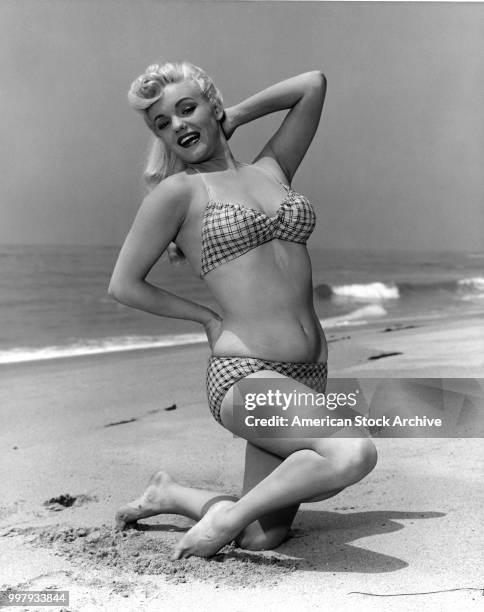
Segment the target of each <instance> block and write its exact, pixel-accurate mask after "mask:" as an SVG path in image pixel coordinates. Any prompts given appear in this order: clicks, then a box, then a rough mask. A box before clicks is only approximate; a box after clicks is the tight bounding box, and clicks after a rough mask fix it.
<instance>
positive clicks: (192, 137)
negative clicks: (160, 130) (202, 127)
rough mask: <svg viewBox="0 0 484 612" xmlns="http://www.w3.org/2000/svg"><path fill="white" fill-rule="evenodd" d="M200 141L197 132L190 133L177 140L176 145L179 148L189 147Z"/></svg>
mask: <svg viewBox="0 0 484 612" xmlns="http://www.w3.org/2000/svg"><path fill="white" fill-rule="evenodd" d="M199 140H200V134H198V133H197V132H190V134H186V135H185V136H183V137H182V138H179V139H178V144H179V145H180V146H181V147H189V146H190V145H192V144H195V143H196V142H198V141H199Z"/></svg>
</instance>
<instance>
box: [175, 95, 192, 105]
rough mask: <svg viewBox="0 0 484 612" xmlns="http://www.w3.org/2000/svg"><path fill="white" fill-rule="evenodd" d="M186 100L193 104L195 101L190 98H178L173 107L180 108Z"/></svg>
mask: <svg viewBox="0 0 484 612" xmlns="http://www.w3.org/2000/svg"><path fill="white" fill-rule="evenodd" d="M187 100H189V101H190V102H195V100H194V99H193V98H191V97H190V96H185V97H184V98H180V100H178V102H177V103H176V104H175V106H176V107H178V106H180V104H183V102H186V101H187Z"/></svg>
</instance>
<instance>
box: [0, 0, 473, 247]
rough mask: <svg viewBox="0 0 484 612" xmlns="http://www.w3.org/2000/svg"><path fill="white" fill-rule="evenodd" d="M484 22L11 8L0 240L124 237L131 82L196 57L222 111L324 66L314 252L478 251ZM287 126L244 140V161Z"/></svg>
mask: <svg viewBox="0 0 484 612" xmlns="http://www.w3.org/2000/svg"><path fill="white" fill-rule="evenodd" d="M483 28H484V5H483V4H438V3H437V4H436V3H430V4H427V3H408V4H406V3H403V4H401V3H364V2H363V3H340V2H335V3H333V2H331V3H317V2H314V3H313V2H195V3H190V2H187V3H183V2H163V1H152V2H144V1H133V0H124V1H123V0H118V1H110V0H87V1H86V0H82V1H81V0H78V1H72V0H63V1H58V0H57V1H54V0H42V1H40V2H39V1H38V0H34V1H30V0H29V1H27V0H12V1H9V0H2V2H1V4H0V67H1V75H2V81H1V84H0V104H1V108H2V115H3V117H2V119H3V120H2V122H1V128H0V130H1V133H0V139H1V140H0V156H1V159H2V167H3V168H4V172H3V173H2V180H1V182H0V206H1V214H2V222H1V224H0V242H2V243H24V242H25V243H64V244H65V243H67V244H69V243H74V244H120V243H121V242H122V240H123V238H124V236H125V235H126V233H127V231H128V229H129V225H130V223H131V220H132V218H133V216H134V214H135V212H136V210H137V207H138V206H139V204H140V201H141V197H142V186H141V182H140V180H139V176H140V174H141V171H142V165H143V156H144V153H145V149H146V145H147V142H148V131H147V128H146V127H145V125H144V123H143V122H142V120H141V118H140V117H139V116H138V115H137V114H136V113H135V112H134V111H132V110H131V109H130V108H129V107H128V105H127V102H126V90H127V88H128V86H129V84H130V82H131V81H132V80H133V79H134V78H135V77H136V76H137V75H138V74H140V73H141V72H142V71H143V69H144V68H145V67H146V66H147V65H148V64H150V63H154V62H162V61H164V60H181V59H188V60H191V61H193V62H194V63H196V64H199V65H200V66H202V67H204V68H205V69H206V70H207V72H209V73H210V74H211V75H212V76H213V77H214V79H215V81H216V83H217V85H218V86H219V88H220V89H221V90H222V93H223V94H224V98H225V101H226V103H227V105H231V104H234V103H236V102H237V101H239V100H240V99H242V98H244V97H247V96H248V95H250V94H252V93H254V92H256V91H257V90H259V89H261V88H263V87H265V86H268V85H270V84H272V83H274V82H276V81H279V80H281V79H284V78H287V77H289V76H292V75H294V74H297V73H300V72H303V71H307V70H311V69H315V68H317V69H321V70H323V71H324V72H325V74H326V76H327V79H328V93H327V99H326V104H325V108H324V113H323V119H322V123H321V126H320V129H319V132H318V134H317V136H316V139H315V141H314V143H313V145H312V147H311V149H310V152H309V154H308V156H307V158H306V160H305V162H304V163H303V166H302V167H301V169H300V170H299V171H298V174H297V175H296V178H295V181H294V185H295V187H296V189H298V190H300V191H302V192H303V193H305V194H306V195H307V196H309V197H310V198H311V199H312V201H313V202H314V204H315V205H316V207H317V212H318V226H317V230H316V232H315V234H314V235H313V238H312V240H311V244H312V245H313V246H321V247H332V248H334V247H345V248H346V247H348V248H349V247H351V248H395V249H435V250H439V249H456V250H468V251H484V195H483V194H484V172H483V168H484V113H483V107H484V104H483V103H484V100H483V92H484V60H483V58H484V42H483V35H482V33H483ZM281 118H282V116H278V117H272V118H264V119H261V120H259V121H258V122H257V123H255V124H252V125H249V126H244V127H242V128H241V129H240V130H239V131H238V132H236V134H235V135H234V137H233V139H232V141H231V142H232V143H233V150H234V153H235V155H236V157H237V158H238V159H240V160H241V161H250V160H251V158H252V157H253V156H255V155H256V154H257V152H258V150H259V149H260V148H261V147H262V145H263V144H264V142H265V141H266V140H267V139H268V138H269V137H270V135H271V130H273V128H274V126H275V125H276V122H277V121H280V119H281ZM5 170H6V171H5Z"/></svg>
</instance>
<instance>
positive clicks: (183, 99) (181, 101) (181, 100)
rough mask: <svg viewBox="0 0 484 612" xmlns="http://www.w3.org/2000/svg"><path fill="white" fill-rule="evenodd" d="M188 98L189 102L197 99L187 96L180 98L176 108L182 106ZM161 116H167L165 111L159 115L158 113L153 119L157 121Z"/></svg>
mask: <svg viewBox="0 0 484 612" xmlns="http://www.w3.org/2000/svg"><path fill="white" fill-rule="evenodd" d="M187 100H188V101H189V102H195V100H194V99H193V98H190V97H188V96H185V97H184V98H180V100H178V102H177V103H176V104H175V108H178V107H179V106H180V104H183V102H186V101H187ZM160 117H165V115H164V114H163V113H160V114H159V115H156V117H155V118H154V119H153V122H154V121H156V120H157V119H159V118H160Z"/></svg>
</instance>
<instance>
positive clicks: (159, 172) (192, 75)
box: [128, 62, 223, 189]
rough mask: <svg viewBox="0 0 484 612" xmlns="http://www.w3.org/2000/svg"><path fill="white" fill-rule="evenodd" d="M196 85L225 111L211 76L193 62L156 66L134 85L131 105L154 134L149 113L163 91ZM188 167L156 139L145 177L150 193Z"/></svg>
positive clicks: (152, 145) (211, 102)
mask: <svg viewBox="0 0 484 612" xmlns="http://www.w3.org/2000/svg"><path fill="white" fill-rule="evenodd" d="M188 80H191V81H194V82H195V83H197V85H198V86H199V87H200V91H201V92H202V94H203V95H204V96H205V97H206V98H207V100H208V101H209V102H210V104H212V106H213V107H214V108H215V109H222V108H223V99H222V95H221V93H220V91H219V90H218V89H217V88H216V87H215V85H214V82H213V81H212V79H211V78H210V77H209V76H208V74H207V73H206V72H205V71H204V70H202V69H201V68H199V67H198V66H195V65H194V64H191V63H190V62H180V63H171V62H167V63H165V64H162V65H161V66H160V65H158V64H152V65H151V66H148V68H146V70H145V71H144V73H143V74H142V75H141V76H139V77H138V78H137V79H136V80H135V81H133V83H132V84H131V87H130V89H129V92H128V102H129V104H130V105H131V107H132V108H134V109H135V110H137V111H138V112H140V113H141V114H142V115H143V118H144V120H145V122H146V123H147V125H148V127H149V128H150V129H151V130H152V131H154V126H153V125H152V124H151V121H150V119H149V116H148V113H147V110H148V109H149V108H150V106H151V105H152V104H154V103H155V102H157V101H158V100H160V99H161V97H162V96H163V89H164V87H165V86H166V85H168V84H170V83H181V82H183V81H188ZM184 167H185V165H184V163H183V162H182V161H181V160H180V159H179V158H178V157H177V156H176V155H175V154H173V153H172V152H171V151H169V150H167V148H166V147H165V145H164V143H163V141H162V140H161V138H158V137H157V136H156V135H154V136H153V138H152V142H151V146H150V150H149V153H148V157H147V160H146V166H145V170H144V173H143V177H144V179H145V181H146V183H147V184H148V187H149V188H150V189H153V188H154V187H156V185H157V184H158V183H160V182H161V181H162V180H163V179H164V178H166V177H168V176H170V175H172V174H176V173H177V172H180V171H181V170H183V168H184Z"/></svg>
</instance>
